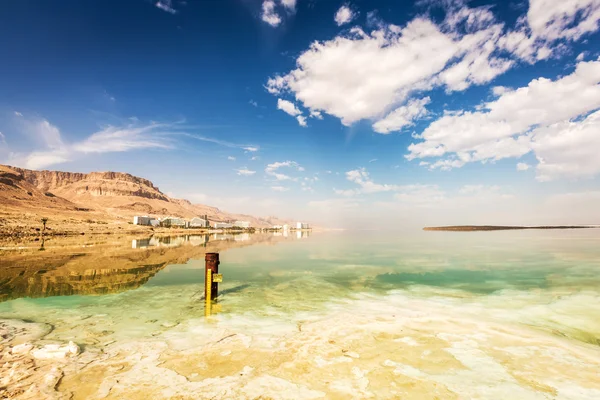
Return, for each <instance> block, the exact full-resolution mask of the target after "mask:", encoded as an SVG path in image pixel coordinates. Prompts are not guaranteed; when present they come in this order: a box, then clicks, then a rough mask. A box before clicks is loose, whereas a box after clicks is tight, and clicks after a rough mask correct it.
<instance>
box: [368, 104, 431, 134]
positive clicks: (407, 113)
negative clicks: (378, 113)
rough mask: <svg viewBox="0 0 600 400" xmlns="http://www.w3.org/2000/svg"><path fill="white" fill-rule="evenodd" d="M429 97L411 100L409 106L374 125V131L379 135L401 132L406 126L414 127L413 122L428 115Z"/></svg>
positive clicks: (400, 108)
mask: <svg viewBox="0 0 600 400" xmlns="http://www.w3.org/2000/svg"><path fill="white" fill-rule="evenodd" d="M429 102H430V99H429V97H425V98H422V99H418V100H411V101H409V102H408V103H407V104H405V105H403V106H401V107H398V108H397V109H395V110H394V111H392V112H390V113H389V114H388V115H386V116H385V117H384V118H383V119H380V120H379V121H377V122H376V123H374V124H373V130H374V131H375V132H377V133H384V134H385V133H390V132H393V131H399V130H401V129H402V128H404V127H406V126H411V125H413V121H414V120H415V119H418V118H422V117H423V116H425V115H426V114H427V109H426V108H425V106H426V105H427V104H429Z"/></svg>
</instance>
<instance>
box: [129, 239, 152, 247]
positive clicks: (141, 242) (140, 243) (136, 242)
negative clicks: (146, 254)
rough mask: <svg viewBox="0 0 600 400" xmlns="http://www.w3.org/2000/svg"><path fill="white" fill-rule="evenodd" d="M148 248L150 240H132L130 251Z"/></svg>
mask: <svg viewBox="0 0 600 400" xmlns="http://www.w3.org/2000/svg"><path fill="white" fill-rule="evenodd" d="M149 246H150V239H133V240H132V241H131V248H132V249H145V248H146V247H149Z"/></svg>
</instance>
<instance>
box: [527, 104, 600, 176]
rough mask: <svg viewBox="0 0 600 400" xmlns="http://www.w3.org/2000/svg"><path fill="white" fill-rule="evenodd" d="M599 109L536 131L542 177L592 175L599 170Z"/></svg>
mask: <svg viewBox="0 0 600 400" xmlns="http://www.w3.org/2000/svg"><path fill="white" fill-rule="evenodd" d="M599 132H600V111H596V112H594V113H592V114H590V115H588V116H587V117H586V118H584V119H583V120H578V121H563V122H560V123H556V124H552V125H550V126H546V127H540V128H538V129H535V130H534V131H533V136H534V139H533V141H532V144H531V146H532V148H533V151H534V152H535V155H536V157H537V159H538V161H539V163H538V165H537V167H536V173H537V179H538V180H539V181H550V180H554V179H559V178H569V179H574V178H591V177H594V176H596V175H598V174H600V157H599V156H598V151H599V149H600V134H599Z"/></svg>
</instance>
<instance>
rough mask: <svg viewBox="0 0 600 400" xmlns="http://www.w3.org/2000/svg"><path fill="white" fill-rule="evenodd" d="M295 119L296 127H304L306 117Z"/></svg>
mask: <svg viewBox="0 0 600 400" xmlns="http://www.w3.org/2000/svg"><path fill="white" fill-rule="evenodd" d="M296 119H297V120H298V125H300V126H302V127H306V117H305V116H303V115H298V116H297V117H296Z"/></svg>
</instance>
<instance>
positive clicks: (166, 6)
mask: <svg viewBox="0 0 600 400" xmlns="http://www.w3.org/2000/svg"><path fill="white" fill-rule="evenodd" d="M155 6H156V7H158V8H160V9H161V10H163V11H166V12H168V13H170V14H175V13H177V10H175V8H173V0H158V1H157V2H156V3H155Z"/></svg>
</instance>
